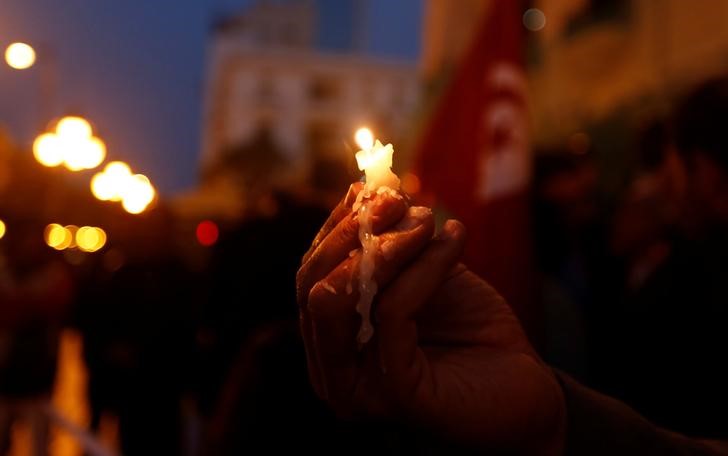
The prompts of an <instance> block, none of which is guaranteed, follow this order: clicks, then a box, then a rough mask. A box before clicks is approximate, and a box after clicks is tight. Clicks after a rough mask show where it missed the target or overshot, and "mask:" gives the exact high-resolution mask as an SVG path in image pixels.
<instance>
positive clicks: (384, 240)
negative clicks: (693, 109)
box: [297, 187, 565, 454]
mask: <svg viewBox="0 0 728 456" xmlns="http://www.w3.org/2000/svg"><path fill="white" fill-rule="evenodd" d="M357 191H358V187H352V189H350V193H349V195H348V196H347V198H346V199H345V200H344V201H343V202H342V203H341V204H340V205H339V206H338V207H337V208H336V209H335V210H334V211H333V213H332V216H331V218H330V219H329V221H327V223H326V224H325V225H324V227H323V228H322V231H321V232H320V233H319V235H318V236H317V238H316V240H315V241H314V245H313V246H312V248H311V250H309V252H308V253H307V254H306V256H304V261H303V266H302V267H301V270H300V271H299V274H298V277H297V285H298V298H299V305H300V309H301V325H302V332H303V335H304V342H305V345H306V351H307V356H308V366H309V374H310V377H311V381H312V384H313V385H314V389H315V390H316V392H317V394H318V395H319V396H320V397H321V398H323V399H325V400H326V401H327V402H328V403H329V405H330V406H331V407H332V408H333V409H334V410H335V411H336V412H337V413H339V414H340V415H343V416H370V417H378V418H383V419H394V420H400V421H404V422H405V423H407V424H409V425H416V426H417V427H420V428H423V429H427V430H430V431H432V432H434V433H436V435H439V436H442V437H444V438H447V439H451V440H452V441H453V442H457V443H459V444H463V445H468V446H472V447H478V448H484V449H485V448H488V449H499V450H507V451H509V452H523V453H528V454H559V453H560V451H561V450H562V446H563V438H564V432H565V430H564V428H565V409H564V400H563V394H562V392H561V389H560V387H559V384H558V383H557V381H556V379H555V377H554V375H553V374H552V372H551V370H550V369H549V368H548V367H547V366H546V365H545V364H544V363H543V362H542V361H541V360H540V359H539V357H538V356H537V354H536V353H535V351H534V350H533V348H532V347H531V346H530V344H529V343H528V341H527V339H526V336H525V334H524V333H523V330H522V329H521V327H520V324H519V323H518V320H517V319H516V317H515V316H514V314H513V312H512V311H511V309H510V307H509V306H508V305H507V304H506V302H505V301H504V300H503V299H502V298H501V297H500V296H499V295H498V294H497V292H496V291H495V290H494V289H493V288H492V287H490V286H489V285H488V284H487V283H486V282H484V281H483V280H482V279H480V278H479V277H478V276H476V275H475V274H473V273H472V272H470V271H468V270H467V268H465V267H464V266H463V265H460V264H458V259H459V257H460V254H461V251H462V248H463V243H464V238H465V233H464V228H463V226H462V225H461V224H460V223H459V222H456V221H452V220H451V221H448V222H446V223H445V225H444V227H443V229H442V231H441V233H440V234H439V235H438V236H436V237H435V238H433V237H432V236H433V232H434V222H433V219H432V214H431V212H430V211H429V210H427V209H426V208H406V206H405V204H404V202H403V201H401V200H397V199H395V198H392V197H391V196H389V195H387V194H383V195H378V196H377V197H375V201H374V202H373V203H372V204H373V208H372V214H373V215H374V231H375V233H379V234H380V249H379V253H378V257H377V260H376V269H375V280H376V282H377V284H378V285H379V290H380V291H379V293H378V295H377V297H376V298H375V303H374V325H375V334H374V338H373V339H372V340H371V341H370V342H369V344H368V345H367V346H365V347H364V349H363V350H361V351H359V350H358V347H357V344H356V334H357V331H358V327H359V324H360V319H359V316H358V315H357V313H356V311H355V305H356V301H357V298H358V295H357V291H356V290H357V286H356V283H357V274H356V272H357V271H358V262H359V255H360V253H359V252H357V253H355V254H354V255H353V256H349V252H350V251H351V250H352V249H354V248H356V247H357V246H358V237H357V228H358V222H357V221H356V218H355V217H353V216H352V215H350V214H351V209H350V206H351V202H352V201H353V197H352V196H351V195H352V193H353V196H354V197H355V196H356V192H357ZM347 290H351V292H350V293H349V292H347Z"/></svg>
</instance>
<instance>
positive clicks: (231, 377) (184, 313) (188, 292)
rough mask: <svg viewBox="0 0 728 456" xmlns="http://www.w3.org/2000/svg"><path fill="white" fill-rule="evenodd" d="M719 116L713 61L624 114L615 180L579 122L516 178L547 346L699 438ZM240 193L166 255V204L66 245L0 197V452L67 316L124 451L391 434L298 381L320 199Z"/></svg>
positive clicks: (706, 395) (718, 184)
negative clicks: (646, 114) (527, 218)
mask: <svg viewBox="0 0 728 456" xmlns="http://www.w3.org/2000/svg"><path fill="white" fill-rule="evenodd" d="M727 118H728V79H718V80H714V81H710V82H709V83H706V84H704V85H702V86H701V87H699V88H698V89H697V90H696V91H695V92H694V93H692V94H691V95H690V96H689V97H687V98H686V101H685V102H683V103H681V104H679V105H678V106H676V108H675V109H673V110H672V112H669V113H668V112H666V113H662V114H661V115H654V116H651V117H650V118H647V119H640V121H639V122H638V124H637V125H635V126H634V128H633V129H632V132H633V141H632V146H631V150H630V154H629V155H630V156H631V157H632V159H633V162H632V165H631V167H630V168H629V170H628V171H629V178H628V179H625V180H624V182H622V183H621V185H620V186H619V189H618V191H615V190H614V188H611V187H610V188H608V189H605V187H604V186H603V185H601V182H602V173H603V171H604V170H603V166H604V161H603V160H602V161H601V162H600V161H599V160H596V159H595V157H596V156H597V155H598V154H601V156H604V155H605V154H606V155H607V156H608V154H609V150H603V149H604V146H603V145H602V144H600V143H599V142H598V141H596V140H593V139H591V140H590V136H589V134H588V132H585V133H582V134H581V135H582V136H580V137H579V138H577V141H571V142H569V144H564V145H563V146H559V147H551V148H549V149H543V150H538V151H536V154H535V162H534V180H533V185H532V189H533V192H532V195H533V212H532V216H533V217H532V219H533V230H532V231H533V235H534V240H535V246H536V253H535V255H536V260H537V262H536V264H537V267H538V271H537V272H538V277H539V278H540V280H539V289H540V293H539V294H538V296H539V299H538V302H535V303H533V305H535V306H541V307H542V308H543V310H544V315H545V318H544V321H543V322H542V325H543V328H541V330H542V331H541V332H542V333H543V334H545V337H543V338H542V340H535V341H534V343H535V344H536V345H537V346H538V347H539V348H540V350H541V353H542V355H543V356H544V358H545V359H546V360H547V361H548V362H549V363H550V364H552V365H554V366H556V367H559V368H561V369H562V370H564V371H566V372H569V373H571V374H572V375H574V376H575V377H576V378H578V379H579V380H581V381H582V382H584V383H586V384H587V385H589V386H593V387H595V388H598V389H600V390H602V391H605V392H607V393H609V394H611V395H613V396H615V397H617V398H620V399H622V400H624V401H625V402H627V403H628V404H630V405H631V406H633V407H635V408H636V409H637V410H638V411H639V412H640V413H642V414H643V415H645V416H646V417H647V418H649V419H650V420H652V421H654V422H655V423H657V424H659V425H662V426H665V427H667V428H669V429H672V430H675V431H680V432H683V433H686V434H688V435H697V436H701V437H716V438H720V437H722V438H726V437H728V435H726V428H725V420H724V419H721V417H722V416H723V415H724V413H725V412H724V411H725V410H727V409H728V391H727V390H726V388H725V385H726V384H728V374H726V370H725V369H724V368H723V366H722V362H721V361H722V359H724V358H725V354H726V353H725V349H726V347H728V332H726V331H725V326H726V324H728V306H726V303H728V266H727V265H728V262H726V261H725V259H726V258H728V235H727V233H728V231H727V230H726V228H728V227H727V226H726V225H728V137H726V136H725V134H724V133H723V126H722V122H724V119H727ZM600 148H602V150H600ZM336 190H337V191H336V192H335V193H341V194H343V192H344V190H345V188H341V189H336ZM3 197H4V198H7V192H6V194H5V195H4V196H3ZM256 197H257V198H260V199H261V200H264V203H265V204H259V205H258V206H257V207H260V208H264V209H265V210H259V211H251V212H250V213H248V214H247V215H246V217H245V218H244V219H243V220H242V222H240V223H238V224H234V225H228V226H225V227H224V229H223V230H222V233H221V237H220V240H219V242H217V243H216V244H215V245H214V246H213V247H212V248H211V249H210V251H209V252H208V253H209V255H207V256H206V257H205V260H204V267H199V265H198V266H196V267H192V266H190V263H189V261H186V260H185V259H184V258H181V256H182V255H181V254H180V252H179V251H178V250H177V249H176V248H175V247H174V245H173V242H172V240H171V239H169V238H168V236H166V234H165V232H164V230H161V229H159V227H160V226H165V225H164V224H165V223H172V222H169V221H168V220H167V221H164V216H161V217H162V219H163V222H161V223H162V225H155V226H157V228H156V229H150V230H149V231H146V233H147V234H145V236H144V237H143V238H141V239H142V240H141V241H140V242H142V243H143V248H138V249H137V251H135V252H128V251H127V252H124V254H123V256H122V254H120V253H118V251H116V253H115V255H117V257H114V256H113V255H112V256H111V257H110V256H109V255H108V253H110V251H111V250H109V251H108V252H107V254H106V255H97V256H94V257H93V258H91V259H87V260H85V262H83V263H82V264H77V262H69V261H68V257H67V256H64V255H62V254H61V253H59V252H56V251H53V250H51V249H49V248H48V247H47V246H46V245H45V244H44V243H43V238H42V236H41V235H40V234H39V233H42V231H43V227H44V226H45V223H42V222H40V221H38V220H36V219H34V218H33V217H31V216H29V215H27V214H25V215H23V212H22V211H21V212H20V213H19V214H20V215H17V216H16V215H7V216H6V215H5V214H3V219H4V221H5V223H6V224H7V226H8V229H7V233H6V235H5V236H4V237H3V238H2V239H0V303H1V305H0V453H3V454H4V453H5V452H6V451H7V450H8V448H10V445H11V442H10V429H11V427H12V426H13V423H14V422H16V421H18V420H20V421H23V422H25V423H26V424H27V425H28V426H29V427H31V428H32V430H33V432H32V434H33V436H34V437H33V441H34V442H35V443H36V445H37V449H38V451H37V454H43V451H44V448H45V445H46V442H47V439H48V433H49V431H48V430H49V425H50V422H49V416H50V415H49V413H48V404H49V402H48V400H49V397H50V394H51V391H52V388H53V383H54V379H55V375H56V370H57V353H58V347H59V334H60V331H61V329H62V328H68V327H70V328H74V329H75V330H76V331H78V332H79V333H80V334H81V335H82V337H83V347H84V350H83V357H84V361H85V364H86V368H87V371H88V391H87V396H88V403H89V406H90V418H91V419H90V426H91V429H92V430H94V429H98V427H99V425H100V422H101V419H102V417H103V416H104V415H105V414H111V415H113V416H115V417H116V418H117V419H118V423H119V424H118V426H119V436H120V448H119V450H120V451H121V453H123V454H129V455H136V454H220V455H227V454H240V453H242V452H244V451H245V449H246V448H258V447H260V446H261V445H265V446H266V447H267V448H268V449H269V451H275V450H276V449H281V450H282V449H285V448H289V447H290V444H291V442H296V445H298V446H299V447H300V448H301V449H302V450H306V449H309V448H317V449H319V450H321V449H322V446H328V447H329V448H328V449H332V450H336V449H340V448H343V444H342V442H345V441H351V439H352V438H357V439H359V440H358V441H359V442H361V445H358V446H357V448H355V449H354V450H353V451H354V452H355V453H359V452H361V453H364V452H368V451H369V450H370V449H371V447H372V446H374V445H378V448H380V449H381V448H387V449H391V450H392V451H396V450H397V447H396V445H397V441H396V440H395V439H392V440H391V441H390V440H389V439H388V438H387V433H386V432H380V433H377V434H376V435H378V436H382V437H381V439H371V438H368V437H367V435H369V436H371V435H373V434H372V433H370V432H369V430H368V427H367V425H359V424H357V425H356V426H354V425H353V424H352V423H346V422H343V423H342V422H337V421H336V420H335V419H334V417H333V416H332V415H331V413H330V412H329V411H328V410H327V409H326V408H325V406H324V405H323V404H322V403H320V402H319V401H318V400H317V399H316V398H315V396H314V394H313V392H312V391H311V389H310V386H309V385H308V381H307V376H306V367H305V356H304V352H303V346H302V343H301V340H300V336H299V332H298V311H297V308H296V301H295V289H294V280H295V275H296V270H297V268H298V265H299V262H300V258H301V255H302V254H303V253H304V252H305V251H306V249H307V248H308V244H309V242H310V241H311V239H312V238H313V237H314V235H315V233H316V231H317V230H318V228H319V226H321V224H322V223H323V221H324V220H325V218H326V216H327V213H328V209H330V205H329V200H328V199H311V198H304V197H303V196H302V194H301V193H298V192H271V193H269V194H266V195H257V196H256ZM159 210H160V211H161V210H162V209H159ZM150 226H151V225H150ZM471 229H472V228H471ZM485 254H486V255H487V252H486V253H485ZM115 258H116V259H115ZM122 260H123V261H122ZM382 445H383V446H382ZM348 448H351V447H350V446H348ZM202 449H204V451H203V450H202Z"/></svg>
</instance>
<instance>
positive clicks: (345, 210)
mask: <svg viewBox="0 0 728 456" xmlns="http://www.w3.org/2000/svg"><path fill="white" fill-rule="evenodd" d="M361 187H362V186H361V184H352V186H351V187H350V188H349V192H348V193H347V196H346V197H345V198H344V199H343V200H342V202H341V203H340V204H339V205H338V206H337V207H336V209H334V211H333V212H332V214H331V216H330V217H329V219H328V220H327V221H326V223H325V224H324V226H323V227H322V228H321V230H320V231H319V234H318V235H317V236H316V239H315V240H314V242H313V245H312V247H311V249H310V250H309V252H308V253H307V254H306V255H305V256H304V259H303V265H302V266H301V268H300V269H299V271H298V274H297V276H296V294H297V299H298V304H299V314H300V322H301V334H302V336H303V340H304V344H305V346H306V354H307V358H308V359H307V360H308V366H309V377H310V379H311V383H312V385H313V387H314V389H315V390H316V392H317V394H319V396H323V390H322V386H321V381H320V379H319V377H320V376H319V375H318V373H317V372H316V365H317V362H316V360H315V359H314V357H313V354H312V346H313V339H312V338H313V334H312V329H311V322H310V318H309V316H308V307H307V301H308V296H309V293H310V290H311V287H312V286H313V285H314V284H315V283H316V282H318V281H319V280H321V279H322V278H324V277H325V276H326V275H327V274H328V273H329V272H331V270H332V269H334V267H336V265H338V264H339V263H341V262H342V261H343V260H344V259H346V258H347V257H348V255H349V252H351V251H352V250H354V249H356V248H357V247H359V222H358V219H357V217H356V214H354V213H352V209H351V206H352V205H353V203H354V201H355V200H356V197H357V195H358V193H359V191H360V190H361ZM369 204H370V205H371V206H370V207H371V213H372V229H373V231H374V232H375V233H378V232H381V231H383V230H384V229H386V228H387V227H389V226H390V225H391V224H393V223H395V222H396V221H397V220H399V219H400V218H402V216H403V215H404V213H405V211H406V203H405V201H404V200H403V199H402V198H397V197H395V196H392V195H390V194H389V193H384V194H382V195H374V197H373V199H372V200H371V202H370V203H369Z"/></svg>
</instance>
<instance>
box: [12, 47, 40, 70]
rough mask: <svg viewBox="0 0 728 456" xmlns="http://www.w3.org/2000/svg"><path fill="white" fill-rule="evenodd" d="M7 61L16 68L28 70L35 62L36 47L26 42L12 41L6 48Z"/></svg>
mask: <svg viewBox="0 0 728 456" xmlns="http://www.w3.org/2000/svg"><path fill="white" fill-rule="evenodd" d="M5 62H7V64H8V65H9V66H10V67H11V68H15V69H16V70H26V69H28V68H30V67H32V66H33V64H34V63H35V49H33V47H32V46H30V45H29V44H26V43H19V42H18V43H12V44H11V45H10V46H8V47H7V48H6V49H5Z"/></svg>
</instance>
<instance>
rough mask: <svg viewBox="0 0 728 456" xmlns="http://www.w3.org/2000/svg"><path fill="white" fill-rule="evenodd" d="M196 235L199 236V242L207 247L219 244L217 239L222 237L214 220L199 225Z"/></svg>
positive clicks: (204, 221)
mask: <svg viewBox="0 0 728 456" xmlns="http://www.w3.org/2000/svg"><path fill="white" fill-rule="evenodd" d="M195 235H196V236H197V242H199V243H200V244H201V245H204V246H205V247H210V246H211V245H214V244H215V243H216V242H217V238H218V237H219V236H220V230H219V229H218V228H217V224H216V223H215V222H213V221H212V220H203V221H202V222H200V223H199V224H197V229H196V230H195Z"/></svg>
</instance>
